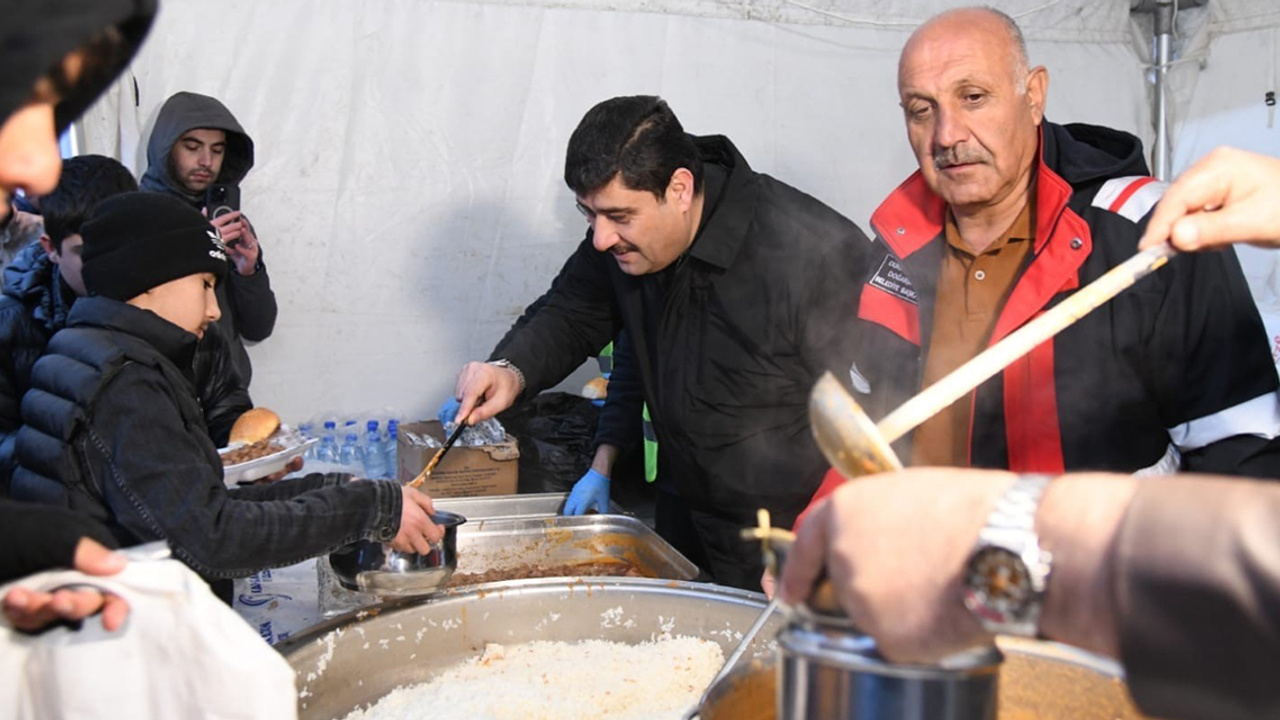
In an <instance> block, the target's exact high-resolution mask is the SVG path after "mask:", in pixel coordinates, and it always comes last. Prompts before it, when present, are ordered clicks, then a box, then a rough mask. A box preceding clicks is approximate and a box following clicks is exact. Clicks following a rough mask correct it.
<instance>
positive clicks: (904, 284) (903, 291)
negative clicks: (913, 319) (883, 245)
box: [867, 255, 919, 305]
mask: <svg viewBox="0 0 1280 720" xmlns="http://www.w3.org/2000/svg"><path fill="white" fill-rule="evenodd" d="M867 284H868V285H874V286H875V287H878V288H880V289H881V290H884V291H885V292H887V293H889V294H890V295H893V296H894V297H898V298H902V299H903V300H906V301H907V302H909V303H911V304H912V305H916V304H918V303H917V302H916V300H917V298H918V297H919V296H917V295H916V290H915V288H913V287H911V280H909V279H908V278H907V273H906V271H905V270H903V269H902V265H901V264H900V263H899V262H898V258H896V257H894V256H892V255H885V256H884V261H882V262H881V263H880V269H879V270H876V274H875V276H874V277H872V278H871V281H870V282H868V283H867Z"/></svg>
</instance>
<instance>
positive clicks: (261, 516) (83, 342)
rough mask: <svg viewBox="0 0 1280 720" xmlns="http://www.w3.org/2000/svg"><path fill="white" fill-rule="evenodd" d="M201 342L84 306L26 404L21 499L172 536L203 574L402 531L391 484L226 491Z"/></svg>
mask: <svg viewBox="0 0 1280 720" xmlns="http://www.w3.org/2000/svg"><path fill="white" fill-rule="evenodd" d="M195 341H196V338H195V336H194V335H192V334H191V333H188V332H186V331H184V330H182V329H181V328H178V327H177V326H176V325H173V324H172V323H169V322H167V321H165V320H163V319H161V318H160V317H159V316H157V315H155V314H154V313H151V312H149V311H146V310H140V309H138V308H135V307H133V306H131V305H128V304H126V303H122V302H117V301H115V300H109V299H106V298H100V297H89V298H82V299H80V300H79V301H77V302H76V304H75V307H73V308H72V310H71V314H70V316H69V317H68V321H67V328H66V329H65V330H63V331H61V332H59V333H58V334H57V335H55V336H54V337H53V340H51V341H50V343H49V349H48V351H47V352H46V353H45V356H44V357H42V358H41V359H40V361H39V362H37V363H36V366H35V369H34V371H33V372H32V378H31V382H32V389H31V391H30V392H28V393H27V395H26V397H25V398H24V399H23V402H22V416H23V422H24V425H23V427H22V429H21V430H20V431H19V433H18V443H17V452H18V468H17V470H16V471H15V473H14V479H13V494H14V497H15V498H16V499H18V500H24V501H31V502H40V503H45V504H49V505H55V506H59V507H65V508H70V509H72V510H77V511H80V512H81V513H83V514H85V515H88V516H89V517H91V518H92V519H94V520H96V521H98V522H100V523H102V524H103V525H105V526H106V527H107V528H108V529H110V531H111V532H112V533H113V534H114V536H115V537H116V538H117V539H118V540H119V542H120V543H121V544H122V545H126V546H128V545H134V544H139V543H144V542H149V541H153V540H164V541H166V542H167V543H168V544H169V546H170V547H171V548H172V549H173V552H174V554H175V555H176V556H177V557H178V558H180V559H182V560H183V562H185V563H187V564H188V565H190V566H191V567H192V568H194V569H195V570H196V571H197V572H199V573H200V574H202V575H204V576H205V577H207V578H227V577H240V576H245V575H248V574H250V573H252V572H255V571H256V570H259V569H262V568H264V567H277V566H282V565H289V564H292V563H296V562H300V561H302V560H304V559H306V558H310V557H314V556H316V555H320V554H322V553H327V552H330V551H332V550H335V549H337V548H338V547H340V546H342V545H345V544H348V543H351V542H353V541H355V540H358V539H370V540H380V541H383V542H386V541H389V540H390V539H391V538H393V537H394V536H395V534H396V532H397V530H398V528H399V524H400V503H401V494H400V488H399V486H398V485H396V484H395V483H393V482H385V481H363V480H362V481H354V482H347V477H346V476H345V475H321V474H318V473H316V474H312V475H308V476H306V477H304V478H298V479H293V480H284V481H280V482H276V483H271V484H269V485H264V486H248V487H243V488H238V489H235V490H230V491H229V490H227V488H226V487H225V486H224V485H223V480H222V464H221V462H220V461H219V458H218V453H217V450H216V449H215V448H214V445H213V443H212V441H210V440H209V436H208V434H207V432H206V431H205V427H204V419H203V417H202V415H201V412H200V406H199V403H198V402H197V401H196V398H195V394H194V392H193V391H192V385H191V379H190V373H191V369H190V366H191V360H192V357H193V355H194V352H195V345H196V342H195Z"/></svg>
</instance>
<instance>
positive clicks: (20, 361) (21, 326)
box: [0, 244, 253, 497]
mask: <svg viewBox="0 0 1280 720" xmlns="http://www.w3.org/2000/svg"><path fill="white" fill-rule="evenodd" d="M75 299H76V295H75V293H74V292H73V291H72V290H71V288H69V287H67V285H66V284H65V283H64V282H63V281H62V273H60V272H59V271H58V266H57V265H54V264H53V263H52V262H50V261H49V258H48V256H46V255H45V253H44V250H43V248H41V247H40V245H39V244H35V245H32V246H30V247H28V248H27V249H26V250H24V251H23V252H22V253H21V254H19V256H18V257H17V258H16V259H15V260H14V262H13V264H11V265H9V266H8V267H6V268H5V270H4V295H3V297H0V347H3V348H4V349H5V352H4V353H0V497H3V496H7V495H8V488H9V481H10V478H11V477H12V476H13V467H14V463H15V460H14V441H15V440H16V439H17V435H18V428H19V427H21V425H22V413H21V410H20V406H21V402H22V396H23V394H25V393H26V391H27V389H28V388H30V387H31V368H32V366H33V365H35V364H36V360H38V359H39V358H40V355H42V354H43V353H44V349H45V346H46V345H48V344H49V338H51V337H53V334H54V333H56V332H58V331H59V330H61V329H62V328H63V327H65V326H66V324H67V313H68V312H69V311H70V309H71V304H72V303H73V302H75ZM194 371H195V381H196V389H197V392H198V393H199V397H200V405H201V407H202V408H203V409H204V419H205V423H206V424H207V425H208V428H209V435H210V437H211V438H212V439H213V441H214V443H215V444H217V445H219V446H222V445H226V444H227V436H228V435H230V433H231V426H232V425H233V424H234V423H235V421H236V418H238V417H240V415H241V414H242V413H244V412H245V411H246V410H248V409H250V408H252V407H253V401H252V400H251V399H250V398H249V391H248V389H247V388H246V387H245V384H244V382H243V381H242V380H241V379H240V375H239V373H238V372H237V371H236V369H235V367H234V365H233V362H232V355H231V347H230V345H229V343H228V342H227V340H226V338H225V337H223V336H222V334H221V332H219V331H218V329H217V328H216V327H212V328H210V329H209V331H208V332H206V333H205V336H204V338H203V339H201V341H200V346H199V349H198V350H197V352H196V357H195V366H194Z"/></svg>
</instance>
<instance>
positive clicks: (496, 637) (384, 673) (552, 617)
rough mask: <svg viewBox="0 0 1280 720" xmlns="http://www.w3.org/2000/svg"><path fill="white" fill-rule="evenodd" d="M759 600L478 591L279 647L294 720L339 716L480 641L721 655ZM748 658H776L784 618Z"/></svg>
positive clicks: (695, 592)
mask: <svg viewBox="0 0 1280 720" xmlns="http://www.w3.org/2000/svg"><path fill="white" fill-rule="evenodd" d="M764 606H765V601H764V596H763V595H761V594H759V593H749V592H744V591H741V590H734V589H731V588H724V587H720V586H716V585H704V584H701V583H691V582H680V581H672V580H650V579H642V578H594V577H592V578H576V579H565V578H555V579H552V578H548V579H545V580H515V581H511V582H504V583H491V584H487V585H474V586H470V587H468V588H467V589H466V590H465V591H450V592H446V593H444V594H440V595H434V596H430V597H427V598H412V599H410V598H406V599H403V600H396V601H393V602H390V603H387V604H384V605H378V606H375V607H372V608H369V609H367V610H362V611H360V612H357V613H352V614H348V615H344V616H341V617H338V618H334V619H333V620H331V621H329V622H326V623H324V624H322V625H318V626H316V627H315V628H313V629H312V630H309V631H307V632H306V633H304V634H302V635H297V636H294V637H293V638H292V639H290V640H288V641H286V642H284V643H282V644H280V645H277V646H276V647H277V648H278V649H279V650H280V651H281V652H282V653H283V654H284V656H285V658H286V659H287V660H288V661H289V663H290V664H291V665H292V666H293V668H294V671H295V672H296V673H297V686H298V716H299V718H300V720H332V719H333V718H341V717H343V716H345V715H346V714H348V713H349V712H351V711H352V710H353V709H355V708H356V706H363V705H367V704H369V703H371V702H373V701H375V700H377V699H378V698H380V697H382V696H383V695H386V694H387V693H389V692H391V691H392V690H393V689H395V688H396V687H398V686H400V685H406V684H413V683H419V682H425V681H427V680H429V679H431V677H432V676H434V675H436V674H438V673H440V672H442V671H444V670H446V669H448V668H449V667H451V666H453V665H456V664H457V663H459V662H462V661H463V660H466V659H469V658H472V657H476V656H478V655H479V654H480V653H481V651H482V650H483V649H484V646H485V643H490V642H496V643H504V644H514V643H521V642H530V641H534V640H560V641H568V642H575V641H578V640H586V639H601V640H613V641H618V642H626V643H639V642H644V641H648V640H652V639H654V638H655V637H657V636H660V635H662V634H664V633H670V634H671V635H691V636H696V637H701V638H706V639H708V640H712V641H715V642H717V643H719V644H720V646H721V647H722V648H723V649H724V653H725V655H726V656H727V655H728V654H729V653H730V652H732V650H733V648H734V647H735V646H736V644H737V641H738V640H740V639H741V638H742V634H743V633H744V632H746V630H747V629H748V628H749V627H751V623H752V622H753V621H754V620H755V619H756V616H757V615H759V614H760V611H761V610H762V609H764ZM774 617H775V619H774V620H773V621H771V622H770V623H769V624H767V625H766V626H765V627H764V629H763V630H762V631H761V632H760V635H759V636H757V639H756V641H755V642H754V644H753V646H752V650H751V652H749V653H748V657H749V658H750V657H756V658H760V659H764V658H769V657H772V654H773V651H774V648H775V643H774V641H773V637H774V636H775V635H776V634H777V632H778V630H779V629H781V627H782V618H781V616H780V615H775V616H774Z"/></svg>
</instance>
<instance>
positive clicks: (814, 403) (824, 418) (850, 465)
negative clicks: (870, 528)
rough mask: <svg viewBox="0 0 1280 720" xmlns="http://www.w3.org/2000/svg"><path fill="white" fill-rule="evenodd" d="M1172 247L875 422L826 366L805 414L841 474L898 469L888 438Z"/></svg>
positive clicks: (1128, 267)
mask: <svg viewBox="0 0 1280 720" xmlns="http://www.w3.org/2000/svg"><path fill="white" fill-rule="evenodd" d="M1174 253H1175V250H1174V249H1173V247H1172V246H1170V245H1169V244H1167V243H1166V244H1163V245H1159V246H1157V247H1153V248H1150V249H1147V250H1143V251H1142V252H1140V253H1138V254H1136V255H1134V256H1133V257H1131V258H1129V259H1128V260H1126V261H1124V262H1123V263H1121V264H1119V265H1117V266H1115V267H1114V268H1112V269H1111V270H1110V271H1108V272H1107V273H1106V274H1105V275H1103V276H1102V277H1100V278H1098V279H1097V280H1094V281H1093V282H1091V283H1089V284H1088V285H1086V286H1085V287H1083V288H1081V289H1080V290H1079V291H1078V292H1076V293H1075V294H1074V295H1072V296H1071V297H1069V298H1067V299H1066V300H1063V301H1062V302H1060V303H1058V304H1057V305H1055V306H1054V307H1053V308H1051V309H1050V310H1048V311H1046V312H1045V313H1043V314H1042V315H1040V316H1039V317H1037V318H1035V319H1034V320H1032V321H1030V322H1028V323H1027V324H1026V325H1023V326H1022V327H1021V328H1018V329H1017V330H1015V331H1014V332H1012V333H1010V334H1009V335H1008V337H1006V338H1004V339H1003V340H1001V341H1000V342H998V343H996V344H995V345H992V346H991V347H989V348H987V349H986V350H983V351H982V352H981V353H978V354H977V355H976V356H975V357H974V358H973V359H972V360H970V361H968V362H966V363H965V364H963V365H961V366H960V367H958V368H956V369H955V370H954V371H952V372H951V374H949V375H947V376H946V377H944V378H942V379H941V380H939V381H938V382H936V383H934V384H933V385H930V386H929V387H928V388H926V389H925V390H924V391H922V392H921V393H920V394H918V395H916V396H915V397H913V398H911V399H910V400H908V401H906V402H905V403H903V404H902V405H901V406H900V407H899V408H898V409H897V410H894V411H893V412H891V413H889V414H888V415H886V416H885V417H884V419H883V420H881V421H880V423H879V424H876V423H873V422H872V421H871V418H870V417H868V416H867V414H866V413H865V412H864V411H863V410H862V407H861V406H860V405H858V401H857V400H854V399H853V396H851V395H850V394H849V393H848V392H846V391H845V389H844V387H842V386H841V385H840V383H839V381H837V380H836V379H835V377H834V376H833V375H831V373H829V372H828V373H826V374H824V375H823V376H822V377H821V378H820V379H819V380H818V383H817V385H815V386H814V388H813V393H812V394H811V395H810V396H809V422H810V425H811V426H812V427H813V436H814V438H815V439H816V440H817V441H818V447H819V448H820V449H821V450H822V454H823V455H825V456H826V458H827V460H828V461H830V463H831V464H832V465H833V466H834V467H835V468H836V469H837V470H839V471H840V474H842V475H844V476H845V477H846V478H850V479H851V478H856V477H858V476H861V475H868V474H872V473H878V472H886V471H890V470H900V469H902V462H901V461H900V460H898V456H897V455H896V454H895V453H894V452H893V448H892V447H890V444H891V443H892V442H894V441H895V440H897V439H899V438H901V437H903V436H904V435H906V434H907V433H909V432H911V431H912V430H914V429H915V428H916V427H917V426H919V425H920V424H921V423H923V422H924V421H925V420H928V419H929V418H930V417H933V416H934V415H936V414H937V413H939V412H941V411H942V410H943V409H945V408H947V407H948V406H950V405H951V404H952V403H954V402H955V401H957V400H959V399H960V398H962V397H964V396H965V395H966V394H968V393H969V392H970V391H971V390H973V389H974V388H976V387H978V386H979V385H981V384H982V383H983V382H985V381H986V380H987V379H988V378H990V377H992V376H993V375H995V374H996V373H998V372H1000V371H1001V370H1003V369H1005V368H1006V367H1008V366H1009V365H1010V364H1011V363H1013V361H1015V360H1017V359H1018V358H1020V357H1022V356H1023V355H1026V354H1027V353H1029V352H1031V351H1032V350H1034V349H1035V348H1036V347H1037V346H1038V345H1040V344H1041V343H1044V342H1046V341H1048V340H1050V339H1052V338H1053V336H1054V335H1057V334H1058V333H1059V332H1061V331H1062V330H1063V329H1065V328H1067V327H1069V326H1071V325H1072V324H1073V323H1075V321H1077V320H1079V319H1080V318H1082V317H1084V316H1085V315H1088V314H1089V313H1090V312H1092V311H1093V310H1095V309H1097V308H1098V307H1100V306H1101V305H1103V304H1104V303H1106V302H1107V301H1108V300H1110V299H1112V298H1114V297H1115V296H1116V295H1119V294H1120V293H1121V292H1123V291H1124V290H1125V289H1126V288H1128V287H1129V286H1131V285H1133V284H1134V283H1135V282H1137V281H1138V280H1141V279H1142V278H1144V277H1146V276H1147V275H1149V274H1151V273H1152V272H1154V271H1156V270H1158V269H1159V268H1160V267H1162V266H1163V265H1164V264H1165V263H1167V262H1168V261H1169V258H1170V257H1172V256H1173V255H1174Z"/></svg>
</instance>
